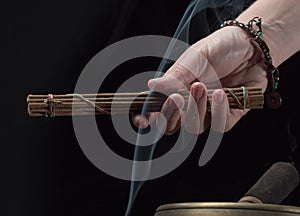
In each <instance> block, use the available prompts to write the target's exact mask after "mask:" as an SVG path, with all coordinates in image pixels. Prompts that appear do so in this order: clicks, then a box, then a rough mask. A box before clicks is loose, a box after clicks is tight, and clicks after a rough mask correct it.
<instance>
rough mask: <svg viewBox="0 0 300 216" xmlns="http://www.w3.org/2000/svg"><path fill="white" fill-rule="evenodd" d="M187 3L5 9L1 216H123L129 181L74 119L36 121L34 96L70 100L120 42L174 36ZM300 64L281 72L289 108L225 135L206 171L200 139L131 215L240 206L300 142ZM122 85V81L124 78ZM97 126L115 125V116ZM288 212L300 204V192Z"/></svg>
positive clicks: (13, 5) (254, 115)
mask: <svg viewBox="0 0 300 216" xmlns="http://www.w3.org/2000/svg"><path fill="white" fill-rule="evenodd" d="M187 4H188V2H172V1H158V0H153V1H135V0H130V1H129V0H127V1H125V0H124V1H119V0H110V1H108V0H101V1H96V0H94V1H93V0H90V1H78V0H73V1H69V0H65V1H33V0H30V1H10V3H7V4H5V5H3V7H1V9H2V12H1V38H2V39H1V53H2V57H1V66H2V67H1V75H2V76H1V94H2V97H1V98H2V99H1V100H0V103H1V114H2V121H1V145H0V147H1V160H3V162H2V163H1V170H2V172H1V177H0V178H1V198H2V199H1V204H0V205H1V206H0V214H1V215H9V216H25V215H26V216H27V215H31V216H35V215H73V216H77V215H78V216H79V215H80V216H88V215H124V212H125V209H126V206H127V201H128V196H129V186H130V182H128V181H123V180H119V179H116V178H114V177H111V176H108V175H107V174H105V173H103V172H102V171H100V170H99V169H97V168H96V167H95V166H94V165H93V164H92V163H91V162H89V160H88V159H87V158H86V157H85V156H84V154H83V152H82V151H81V149H80V147H79V145H78V143H77V140H76V137H75V134H74V131H73V126H72V119H71V118H53V119H49V118H30V117H29V116H28V115H27V110H26V96H27V94H30V93H41V94H44V93H45V94H48V93H50V92H51V93H64V92H71V91H72V90H73V89H74V87H75V84H76V81H77V78H78V76H79V74H80V73H81V71H82V69H83V68H84V66H85V65H86V64H87V62H88V61H89V60H90V59H91V58H92V57H93V56H94V55H95V54H96V53H97V52H99V51H101V50H102V49H103V48H105V47H106V46H108V45H110V44H112V43H114V42H116V41H118V40H120V39H124V38H127V37H131V36H136V35H143V34H157V35H165V36H172V35H173V33H174V31H175V29H176V27H177V25H178V22H179V21H180V18H181V16H182V15H183V13H184V11H185V9H186V7H187ZM158 64H159V61H158V60H157V59H142V60H137V61H136V62H131V63H128V64H127V65H124V67H123V68H120V70H122V71H124V70H126V71H128V74H131V73H133V74H134V73H138V72H142V71H146V70H155V69H156V68H157V66H158ZM299 66H300V63H299V54H297V55H295V56H293V57H292V58H290V59H289V60H288V61H286V62H285V63H284V64H282V65H281V66H280V71H281V83H280V89H279V90H280V92H281V94H282V96H283V101H284V103H283V106H282V107H281V108H280V109H279V110H267V109H265V110H259V111H251V112H250V113H249V114H248V115H247V116H245V117H244V118H243V119H242V120H241V121H240V122H239V123H238V124H237V125H236V127H235V128H234V129H233V130H232V131H230V132H228V133H227V134H225V136H224V139H223V141H222V143H221V146H220V148H219V150H218V152H217V153H216V155H215V156H214V157H213V159H212V160H211V161H210V162H209V163H208V164H207V165H205V166H204V167H199V166H198V165H197V162H198V159H199V156H200V153H201V149H202V147H203V146H202V145H201V143H202V142H201V137H200V138H199V144H198V145H197V147H196V148H195V149H194V151H193V153H192V155H191V156H190V157H189V158H188V159H187V160H186V161H185V162H184V163H183V164H182V165H181V166H180V167H179V168H178V169H176V170H175V171H173V172H172V173H170V174H169V175H167V176H164V177H162V178H159V179H156V180H152V181H149V182H146V183H145V184H144V186H143V187H142V189H141V191H140V193H139V194H138V196H137V200H136V202H135V205H134V207H133V214H132V215H143V216H148V215H149V216H151V215H154V211H155V209H156V208H157V207H158V206H159V205H161V204H165V203H170V202H185V201H220V202H222V201H234V202H235V201H237V200H238V199H239V198H240V197H241V196H242V195H243V194H244V193H245V192H246V191H247V190H248V189H249V187H251V185H253V184H254V182H255V181H256V180H257V179H258V178H259V177H260V176H261V175H262V173H263V172H264V171H265V170H266V169H267V168H268V167H269V166H270V165H271V164H272V163H274V162H276V161H279V160H284V161H286V160H288V156H289V155H290V154H289V145H288V143H289V142H290V141H291V138H293V139H294V141H296V137H291V136H290V134H289V133H288V126H287V124H288V122H290V121H291V120H294V121H295V119H296V116H297V115H296V114H295V113H296V107H297V106H296V99H297V98H298V96H297V94H296V90H297V79H296V72H297V71H298V70H299V69H298V68H299ZM128 74H126V75H125V77H126V76H128ZM114 78H115V79H116V80H118V81H119V82H120V80H122V79H123V78H124V77H123V78H122V77H121V76H120V77H118V76H117V75H116V76H115V77H114ZM117 84H118V82H116V83H115V85H117ZM107 86H108V87H107V88H109V86H110V85H107ZM110 87H112V88H116V87H117V86H110ZM107 90H108V91H109V90H110V89H107ZM292 114H293V115H292ZM97 119H98V120H99V121H100V122H103V123H104V124H105V122H108V123H107V124H109V118H108V117H106V116H103V117H98V118H97ZM293 131H294V133H295V131H296V124H294V125H293ZM204 136H205V135H204ZM113 141H114V140H112V143H114V142H113ZM114 146H117V145H116V144H115V143H114ZM115 148H117V149H116V151H120V152H125V153H128V152H129V156H130V152H132V148H130V147H129V146H126V145H124V146H122V147H115ZM118 148H119V149H118ZM298 157H299V155H298ZM284 204H289V205H297V206H300V191H299V189H297V190H295V191H294V193H292V194H291V195H290V197H288V199H286V200H285V202H284Z"/></svg>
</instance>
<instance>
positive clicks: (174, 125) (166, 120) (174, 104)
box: [157, 94, 184, 135]
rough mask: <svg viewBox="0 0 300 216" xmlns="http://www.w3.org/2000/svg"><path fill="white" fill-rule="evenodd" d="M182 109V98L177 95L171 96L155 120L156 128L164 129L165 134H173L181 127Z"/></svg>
mask: <svg viewBox="0 0 300 216" xmlns="http://www.w3.org/2000/svg"><path fill="white" fill-rule="evenodd" d="M183 108H184V98H183V97H182V96H181V95H179V94H172V95H170V96H169V97H168V99H167V100H166V102H165V103H164V105H163V107H162V109H161V113H162V114H163V115H159V116H158V118H157V126H158V127H159V128H165V134H167V135H172V134H174V133H175V132H176V131H177V130H178V129H179V128H180V126H181V113H182V110H183Z"/></svg>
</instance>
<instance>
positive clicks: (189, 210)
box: [154, 202, 300, 216]
mask: <svg viewBox="0 0 300 216" xmlns="http://www.w3.org/2000/svg"><path fill="white" fill-rule="evenodd" d="M296 215H300V207H294V206H286V205H275V204H254V203H223V202H220V203H218V202H211V203H209V202H203V203H201V202H200V203H198V202H195V203H174V204H166V205H162V206H159V207H158V208H157V209H156V212H155V215H154V216H296Z"/></svg>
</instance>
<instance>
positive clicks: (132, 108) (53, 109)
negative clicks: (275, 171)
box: [27, 87, 264, 117]
mask: <svg viewBox="0 0 300 216" xmlns="http://www.w3.org/2000/svg"><path fill="white" fill-rule="evenodd" d="M223 90H224V91H225V93H226V95H227V98H228V102H229V105H230V108H232V109H248V108H250V109H262V108H263V104H264V95H263V92H262V89H261V88H259V87H237V88H223ZM213 91H214V89H210V90H208V107H210V103H211V98H212V93H213ZM178 93H179V94H181V95H182V96H183V97H184V99H185V101H186V104H187V101H188V99H189V97H190V93H189V91H180V92H178ZM166 99H167V96H166V95H164V94H161V93H158V92H150V91H146V92H136V93H135V92H129V93H98V94H57V95H55V94H47V95H33V94H30V95H28V96H27V105H28V114H29V116H45V117H55V116H72V115H98V114H107V115H111V114H126V113H128V112H132V113H134V112H135V113H138V112H141V111H142V110H143V109H144V110H145V111H147V112H158V111H160V109H161V107H162V105H163V103H164V102H165V100H166Z"/></svg>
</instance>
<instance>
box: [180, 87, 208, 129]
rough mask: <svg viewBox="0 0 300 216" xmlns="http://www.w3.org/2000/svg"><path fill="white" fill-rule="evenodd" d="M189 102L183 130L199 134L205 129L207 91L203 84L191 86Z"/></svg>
mask: <svg viewBox="0 0 300 216" xmlns="http://www.w3.org/2000/svg"><path fill="white" fill-rule="evenodd" d="M190 93H191V94H190V97H189V102H188V106H187V110H186V114H185V121H184V122H185V124H184V125H185V128H186V130H187V131H188V132H190V133H193V134H201V133H203V132H204V130H205V129H206V128H207V124H208V122H207V120H208V117H209V116H208V114H207V111H206V110H207V89H206V87H205V85H204V84H203V83H200V82H196V83H194V84H193V85H192V86H191V90H190Z"/></svg>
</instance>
